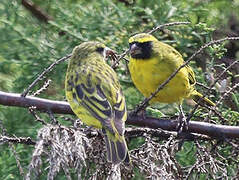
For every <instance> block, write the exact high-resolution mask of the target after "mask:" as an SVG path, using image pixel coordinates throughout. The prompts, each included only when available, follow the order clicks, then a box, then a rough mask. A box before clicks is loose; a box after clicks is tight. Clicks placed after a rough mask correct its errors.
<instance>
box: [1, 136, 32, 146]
mask: <svg viewBox="0 0 239 180" xmlns="http://www.w3.org/2000/svg"><path fill="white" fill-rule="evenodd" d="M3 143H14V144H16V143H17V144H26V145H35V144H36V142H35V141H33V140H32V139H31V138H30V137H9V136H0V144H3Z"/></svg>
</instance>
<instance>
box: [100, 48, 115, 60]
mask: <svg viewBox="0 0 239 180" xmlns="http://www.w3.org/2000/svg"><path fill="white" fill-rule="evenodd" d="M103 56H104V59H107V58H108V57H110V59H111V61H112V62H111V63H112V64H113V63H114V62H115V61H117V55H116V53H115V51H113V50H112V49H110V48H108V47H105V48H104V53H103Z"/></svg>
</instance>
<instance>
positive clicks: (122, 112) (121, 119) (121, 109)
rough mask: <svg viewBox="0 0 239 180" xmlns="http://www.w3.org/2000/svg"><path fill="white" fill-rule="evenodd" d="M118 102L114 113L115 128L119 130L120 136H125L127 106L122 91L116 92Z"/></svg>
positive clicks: (115, 104)
mask: <svg viewBox="0 0 239 180" xmlns="http://www.w3.org/2000/svg"><path fill="white" fill-rule="evenodd" d="M115 100H116V102H115V103H114V105H113V111H114V115H115V120H114V124H115V128H116V129H117V131H118V133H119V134H120V135H123V134H124V130H125V129H124V127H125V126H124V123H125V121H126V119H127V110H126V104H125V98H124V96H123V93H122V91H121V89H119V90H118V91H116V99H115Z"/></svg>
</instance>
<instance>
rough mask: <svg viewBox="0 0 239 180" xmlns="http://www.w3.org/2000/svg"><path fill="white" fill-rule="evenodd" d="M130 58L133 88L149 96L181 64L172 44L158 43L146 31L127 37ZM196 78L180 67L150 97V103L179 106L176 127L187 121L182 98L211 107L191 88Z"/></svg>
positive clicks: (129, 65)
mask: <svg viewBox="0 0 239 180" xmlns="http://www.w3.org/2000/svg"><path fill="white" fill-rule="evenodd" d="M129 54H130V60H129V64H128V68H129V71H130V75H131V79H132V81H133V83H134V85H135V86H136V88H137V89H138V90H139V91H140V92H141V93H142V94H143V95H144V96H145V97H146V98H148V97H150V96H151V94H152V93H154V92H155V91H156V90H157V88H158V87H159V86H160V85H161V84H162V83H164V82H165V81H166V80H167V79H168V78H169V77H170V75H171V74H172V73H174V72H175V71H176V70H177V69H178V68H179V67H180V66H182V65H183V64H184V60H183V57H182V55H181V54H180V53H179V52H178V51H177V50H176V49H174V48H173V47H172V46H170V45H168V44H166V43H163V42H160V41H159V40H158V39H156V38H155V37H154V36H153V35H151V34H149V33H139V34H136V35H134V36H132V37H130V38H129ZM195 84H196V79H195V75H194V72H193V70H192V68H191V67H190V66H189V65H186V66H184V67H183V68H182V69H180V70H179V71H178V73H177V74H176V75H175V76H174V77H173V78H172V79H171V80H170V81H169V82H168V83H167V84H166V85H165V86H164V87H163V89H161V90H160V91H159V92H158V93H157V94H156V95H155V96H154V97H153V98H152V99H151V100H150V102H149V103H150V104H152V103H156V102H159V103H168V104H171V103H177V104H178V106H179V111H180V116H179V125H178V128H179V130H180V129H181V130H182V128H183V127H184V126H185V127H186V128H187V120H186V117H185V115H184V113H183V109H182V103H183V100H184V99H193V100H194V101H196V102H199V103H200V104H201V105H208V106H215V104H214V103H213V102H212V101H211V100H209V99H208V98H205V97H203V95H202V94H201V93H199V92H198V91H197V90H196V89H195V87H194V86H195Z"/></svg>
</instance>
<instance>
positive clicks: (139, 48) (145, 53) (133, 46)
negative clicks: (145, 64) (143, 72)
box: [129, 41, 152, 59]
mask: <svg viewBox="0 0 239 180" xmlns="http://www.w3.org/2000/svg"><path fill="white" fill-rule="evenodd" d="M129 48H130V56H131V57H132V58H135V59H149V58H150V57H151V55H152V41H146V42H137V41H134V42H132V43H129Z"/></svg>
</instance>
